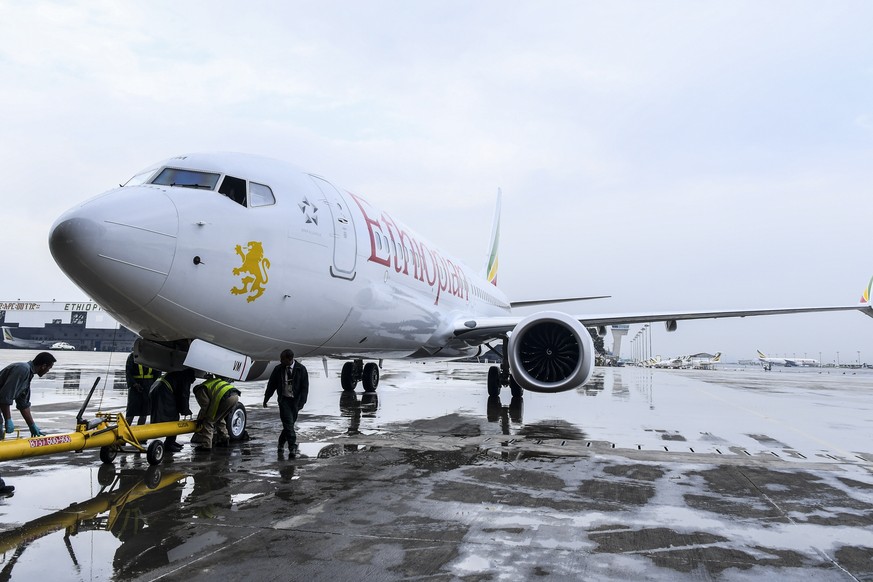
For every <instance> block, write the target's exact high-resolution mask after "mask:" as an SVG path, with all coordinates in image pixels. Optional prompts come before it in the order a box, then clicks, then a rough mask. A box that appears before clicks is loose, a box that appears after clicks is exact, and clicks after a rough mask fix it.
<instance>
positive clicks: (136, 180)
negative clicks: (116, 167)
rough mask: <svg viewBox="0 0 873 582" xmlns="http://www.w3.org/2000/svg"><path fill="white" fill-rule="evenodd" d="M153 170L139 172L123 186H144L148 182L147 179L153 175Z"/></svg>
mask: <svg viewBox="0 0 873 582" xmlns="http://www.w3.org/2000/svg"><path fill="white" fill-rule="evenodd" d="M154 173H155V171H154V170H148V171H147V172H141V173H139V174H137V175H136V176H134V177H133V178H131V179H130V180H128V181H127V182H125V183H124V185H125V186H139V185H140V184H145V183H146V182H148V181H149V178H151V177H152V174H154Z"/></svg>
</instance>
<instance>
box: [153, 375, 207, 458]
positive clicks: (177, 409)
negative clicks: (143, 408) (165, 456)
mask: <svg viewBox="0 0 873 582" xmlns="http://www.w3.org/2000/svg"><path fill="white" fill-rule="evenodd" d="M195 378H196V375H195V374H194V370H192V369H191V368H185V369H184V370H181V371H177V372H168V373H166V374H164V375H163V376H161V377H160V378H158V379H157V380H155V383H154V384H152V387H151V389H150V390H149V400H150V401H151V404H152V408H151V410H152V422H154V423H158V422H172V421H174V420H179V417H180V415H182V414H184V415H185V416H190V415H191V408H190V407H189V405H188V401H189V400H190V398H191V384H193V383H194V380H195ZM164 449H165V450H168V451H171V452H175V453H178V452H179V451H181V450H182V445H181V444H179V443H177V442H176V435H173V436H168V437H167V438H165V439H164Z"/></svg>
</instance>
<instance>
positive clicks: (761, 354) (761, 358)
mask: <svg viewBox="0 0 873 582" xmlns="http://www.w3.org/2000/svg"><path fill="white" fill-rule="evenodd" d="M766 357H767V356H765V355H764V353H763V352H762V351H761V350H758V359H759V360H763V359H764V358H766Z"/></svg>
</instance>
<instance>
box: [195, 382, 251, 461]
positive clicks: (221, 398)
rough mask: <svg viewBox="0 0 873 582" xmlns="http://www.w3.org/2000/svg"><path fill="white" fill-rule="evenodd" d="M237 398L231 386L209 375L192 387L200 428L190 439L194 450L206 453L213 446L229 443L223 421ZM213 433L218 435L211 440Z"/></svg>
mask: <svg viewBox="0 0 873 582" xmlns="http://www.w3.org/2000/svg"><path fill="white" fill-rule="evenodd" d="M239 397H240V391H239V390H238V389H237V388H236V387H235V386H234V385H233V384H231V383H230V382H227V381H225V380H222V379H221V378H216V377H213V376H211V375H207V376H206V380H205V381H204V382H203V383H202V384H198V385H197V386H194V398H196V399H197V404H199V405H200V412H199V413H198V414H197V422H198V423H199V424H200V428H199V429H198V430H197V432H195V433H194V435H193V436H192V437H191V444H192V445H197V448H196V449H195V450H198V451H208V450H209V449H211V448H212V446H213V444H215V445H218V446H221V445H224V444H227V443H228V442H230V437H229V435H228V434H227V425H226V424H225V422H224V419H225V418H226V417H227V415H228V414H230V411H231V410H233V409H234V408H235V407H236V405H237V402H239ZM215 432H217V433H218V434H217V435H215V438H214V440H213V433H215Z"/></svg>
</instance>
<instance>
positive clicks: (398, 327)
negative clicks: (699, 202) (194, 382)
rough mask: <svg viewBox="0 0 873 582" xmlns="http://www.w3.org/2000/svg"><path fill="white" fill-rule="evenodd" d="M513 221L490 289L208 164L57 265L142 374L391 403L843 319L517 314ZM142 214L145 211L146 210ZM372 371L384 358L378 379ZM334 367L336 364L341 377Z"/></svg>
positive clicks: (386, 226)
mask: <svg viewBox="0 0 873 582" xmlns="http://www.w3.org/2000/svg"><path fill="white" fill-rule="evenodd" d="M499 200H500V198H499V196H498V205H497V212H496V213H495V221H494V227H493V230H492V236H491V249H490V253H489V255H488V268H487V270H486V273H487V274H486V276H485V277H480V276H477V275H476V274H474V272H473V271H471V270H470V269H468V268H467V267H465V266H463V265H462V264H461V263H459V262H458V261H457V260H455V259H454V258H451V257H450V256H449V255H448V254H447V253H445V252H444V251H443V250H441V249H439V248H438V247H436V246H434V245H433V244H431V243H430V242H428V241H426V240H425V239H424V238H422V237H421V236H419V235H418V234H416V233H415V232H414V231H412V230H411V229H409V228H408V227H407V226H405V225H403V224H402V223H400V222H398V221H397V220H395V219H394V217H393V216H392V215H391V214H389V213H387V212H383V211H381V210H379V209H378V208H376V207H375V206H373V205H371V204H370V203H369V202H368V201H367V200H366V199H364V198H363V197H361V196H358V195H356V194H352V193H351V192H348V191H346V190H340V189H338V188H336V187H335V186H334V185H333V184H331V183H330V182H328V181H327V180H325V179H323V178H321V177H319V176H316V175H313V174H310V173H307V172H303V171H300V170H299V169H297V168H295V167H293V166H290V165H287V164H284V163H282V162H278V161H275V160H270V159H266V158H260V157H255V156H247V155H243V154H228V153H225V154H193V155H186V156H179V157H176V158H172V159H169V160H166V161H163V162H160V163H158V164H155V165H153V166H151V167H149V168H147V169H145V170H144V171H142V172H140V173H139V174H137V175H136V176H134V177H133V178H132V179H131V180H129V181H128V182H127V183H126V184H125V185H124V186H123V187H119V188H115V189H113V190H110V191H108V192H106V193H104V194H102V195H100V196H97V197H95V198H92V199H91V200H89V201H87V202H85V203H83V204H80V205H78V206H76V207H74V208H72V209H70V210H69V211H67V212H66V213H65V214H64V215H62V216H61V217H60V218H58V220H57V221H56V222H55V224H54V225H53V226H52V229H51V234H50V237H49V244H50V247H51V252H52V255H53V256H54V258H55V260H56V261H57V263H58V265H60V267H61V268H62V269H63V270H64V272H66V274H67V275H68V276H69V277H70V278H71V279H72V280H73V281H74V282H75V283H76V284H77V285H79V287H81V288H82V289H83V290H84V291H85V292H86V293H87V294H88V295H89V296H90V297H93V298H94V299H95V300H96V301H97V303H99V304H100V305H101V306H102V307H103V308H104V309H105V310H106V311H107V312H108V313H109V314H110V315H111V316H112V317H113V318H115V319H117V320H118V321H120V322H121V323H122V324H124V325H125V326H126V327H128V328H129V329H131V330H133V331H135V332H136V333H138V334H139V335H140V336H141V338H142V339H140V340H138V342H137V346H136V348H135V350H136V352H137V355H138V358H139V361H140V362H143V363H146V364H149V365H151V366H153V367H155V368H158V369H162V370H171V369H178V368H179V367H181V366H182V365H183V364H184V365H187V366H190V367H193V368H197V369H200V370H205V371H211V372H215V373H217V374H221V375H225V376H229V377H233V378H242V379H255V378H263V377H265V375H266V374H267V373H268V372H269V367H268V366H269V360H275V359H276V357H277V354H278V353H279V351H280V350H281V349H282V348H285V347H290V348H292V349H293V350H294V351H295V353H296V354H297V356H298V357H318V356H322V357H328V356H336V357H341V358H348V359H350V360H352V361H349V362H347V363H346V364H345V365H344V366H343V370H342V374H341V383H342V386H343V388H344V389H345V390H354V388H355V385H356V384H357V382H358V381H363V383H364V388H365V390H369V391H372V390H375V388H376V385H377V384H378V380H379V365H378V364H377V363H376V361H378V360H381V359H382V358H404V357H412V358H428V357H436V358H455V357H464V356H474V355H476V354H478V353H481V352H483V351H484V350H485V349H486V346H487V345H488V342H494V343H499V342H502V343H503V348H504V349H503V353H504V354H506V358H504V360H503V362H502V363H501V365H500V366H499V367H498V366H494V367H492V368H491V369H490V370H489V373H488V391H489V394H492V395H496V394H498V393H499V392H500V389H501V386H507V385H509V386H510V387H511V388H512V391H513V393H514V394H520V393H521V391H522V389H528V390H532V391H538V392H560V391H564V390H570V389H573V388H576V387H578V386H581V385H583V384H585V383H586V382H587V381H588V380H589V379H590V377H591V374H592V371H593V367H594V357H595V353H594V347H593V343H592V341H591V337H590V335H589V333H588V331H587V330H586V327H594V328H597V330H598V331H599V332H602V335H603V334H605V332H606V326H609V325H614V324H619V323H627V324H630V323H645V322H652V321H663V322H665V323H666V325H667V328H668V329H669V330H671V331H672V330H674V329H675V328H676V324H677V321H679V320H688V319H704V318H721V317H744V316H750V315H772V314H785V313H803V312H817V311H847V310H864V311H865V313H868V314H871V315H873V309H871V308H870V306H869V305H868V304H866V303H862V304H858V305H842V306H830V307H802V308H777V309H751V310H738V309H735V310H719V311H685V312H663V313H623V314H601V315H593V314H586V315H573V316H571V315H568V314H566V313H563V312H559V311H539V312H536V313H533V314H531V315H527V316H520V315H513V313H512V307H513V306H515V307H518V306H521V305H527V306H530V305H536V304H548V303H556V302H558V300H538V301H527V302H516V303H511V302H510V301H509V300H508V299H507V298H506V296H505V295H504V293H503V292H502V291H501V290H500V289H498V288H497V286H496V283H497V279H496V277H497V263H498V261H497V242H498V240H499V211H500V203H499ZM131 209H135V210H136V211H135V212H132V211H131ZM364 359H369V360H371V361H370V362H369V363H367V364H366V365H364ZM326 366H327V364H326V360H325V367H326Z"/></svg>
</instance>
